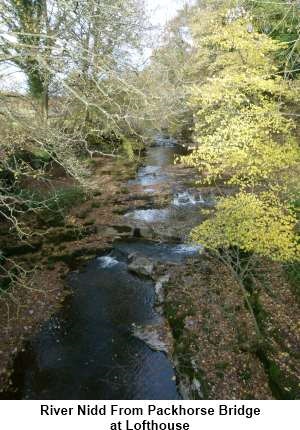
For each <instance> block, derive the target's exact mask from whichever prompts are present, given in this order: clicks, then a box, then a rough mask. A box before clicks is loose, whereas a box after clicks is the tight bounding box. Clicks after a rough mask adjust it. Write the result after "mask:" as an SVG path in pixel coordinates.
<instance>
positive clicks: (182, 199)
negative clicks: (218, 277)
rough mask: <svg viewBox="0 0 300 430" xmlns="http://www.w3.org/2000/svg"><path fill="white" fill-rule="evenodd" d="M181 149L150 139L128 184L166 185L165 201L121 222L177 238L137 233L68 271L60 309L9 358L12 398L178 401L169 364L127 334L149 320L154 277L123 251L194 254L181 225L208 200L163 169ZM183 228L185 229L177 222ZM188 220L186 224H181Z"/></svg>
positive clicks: (159, 257)
mask: <svg viewBox="0 0 300 430" xmlns="http://www.w3.org/2000/svg"><path fill="white" fill-rule="evenodd" d="M181 152H182V149H181V148H180V147H178V146H176V143H175V142H174V141H172V140H171V139H164V138H157V139H156V145H155V146H153V147H150V148H149V149H148V152H147V155H146V158H145V165H144V166H143V167H141V168H140V170H139V171H138V173H137V176H136V179H135V180H132V181H130V182H129V183H128V186H129V187H133V188H134V187H135V188H136V187H138V188H140V189H142V190H143V192H144V193H157V192H158V193H159V187H160V186H161V187H165V186H166V185H167V186H168V187H169V188H170V189H171V193H172V199H171V203H170V204H169V205H168V206H167V207H163V208H155V207H153V208H146V209H139V210H134V211H131V212H129V213H127V214H125V215H124V220H126V222H129V223H131V224H133V225H134V226H136V227H137V228H143V226H148V227H149V225H150V226H151V227H153V228H154V226H157V228H158V229H159V228H160V229H162V230H164V231H166V230H168V229H171V230H172V229H173V227H174V228H175V229H176V232H174V231H173V230H172V231H171V232H170V237H172V236H174V237H178V231H180V232H181V238H180V240H181V242H178V241H177V243H176V242H174V240H173V241H169V242H168V241H165V242H161V243H159V242H151V241H147V240H145V239H144V240H141V239H138V238H136V239H132V240H130V241H121V242H116V243H115V245H114V247H113V249H112V250H111V251H110V252H109V253H106V254H105V255H99V256H98V257H97V258H96V259H94V260H92V261H91V262H90V263H89V264H87V265H86V266H85V267H84V268H83V269H82V270H80V271H74V272H72V273H71V274H70V275H69V277H68V283H69V286H70V288H71V291H72V294H70V295H69V296H68V297H67V299H66V300H65V302H64V305H63V307H62V309H61V311H60V312H59V313H58V314H56V315H54V316H53V317H52V318H51V319H50V320H49V321H48V322H46V323H45V324H44V325H43V327H42V329H41V330H40V332H39V333H38V334H37V335H36V336H35V337H34V338H33V339H31V340H30V341H29V342H28V343H27V344H26V348H25V352H23V353H21V354H19V356H18V357H17V359H16V362H15V373H14V393H13V395H12V396H13V398H19V399H48V400H50V399H80V400H90V399H101V400H109V399H110V400H113V399H119V400H122V399H124V400H125V399H127V400H130V399H147V400H151V399H156V400H159V399H170V400H176V399H180V398H181V395H180V393H179V391H178V388H177V387H178V384H177V382H178V381H177V380H176V374H175V370H174V368H173V365H172V363H171V361H170V359H169V358H168V357H167V355H166V354H165V353H163V352H160V351H154V350H152V349H151V348H150V347H149V346H147V344H146V343H144V342H143V341H141V340H139V339H138V338H136V337H135V336H134V335H133V327H136V326H137V325H145V324H153V323H155V322H156V321H157V320H158V319H159V318H161V317H160V315H159V314H158V313H157V311H156V309H155V292H154V282H153V281H152V280H151V279H147V278H144V277H139V276H137V275H135V274H133V273H131V272H130V271H129V270H128V260H129V257H130V255H136V254H138V255H142V256H144V257H147V258H151V259H152V260H154V261H160V262H162V261H168V262H175V263H176V262H183V261H184V259H185V258H186V257H187V256H190V255H195V254H196V253H198V252H199V249H198V248H197V247H193V246H191V245H189V244H185V243H184V241H185V236H186V232H185V230H186V231H188V228H189V226H190V225H191V226H192V225H195V223H197V222H198V221H199V220H200V218H199V206H200V205H205V204H208V205H209V204H210V203H211V202H209V201H204V200H203V199H202V197H201V195H199V194H198V193H197V191H196V190H195V191H194V192H190V191H189V190H187V189H186V188H185V185H184V183H183V182H182V181H178V180H177V179H176V178H175V179H174V175H172V174H171V173H170V171H169V170H168V166H171V165H173V162H174V157H176V155H177V154H179V153H181ZM183 226H185V230H184V229H183V228H182V227H183ZM187 226H188V228H187Z"/></svg>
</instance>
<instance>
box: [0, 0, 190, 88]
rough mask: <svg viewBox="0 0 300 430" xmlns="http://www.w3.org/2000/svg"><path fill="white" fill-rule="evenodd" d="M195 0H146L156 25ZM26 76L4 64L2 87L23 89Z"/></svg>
mask: <svg viewBox="0 0 300 430" xmlns="http://www.w3.org/2000/svg"><path fill="white" fill-rule="evenodd" d="M192 2H193V0H145V6H146V10H147V14H148V15H149V17H150V21H151V23H152V24H153V25H154V26H160V27H163V26H164V25H165V24H166V23H167V21H169V20H170V19H171V18H173V17H174V16H175V15H176V13H177V11H178V10H179V9H181V8H182V7H183V6H184V4H186V3H192ZM151 53H152V49H150V48H149V49H146V50H145V53H144V54H145V58H147V57H148V58H149V57H150V55H151ZM24 80H25V77H24V75H23V74H22V73H20V72H19V71H18V70H17V69H16V68H15V67H12V66H8V65H2V66H1V67H0V88H1V89H11V88H14V89H19V90H20V89H22V88H24Z"/></svg>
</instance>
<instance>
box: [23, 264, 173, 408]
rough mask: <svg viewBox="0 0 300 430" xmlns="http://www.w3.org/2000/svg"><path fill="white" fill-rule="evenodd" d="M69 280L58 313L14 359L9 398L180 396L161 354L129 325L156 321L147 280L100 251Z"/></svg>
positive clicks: (170, 369)
mask: <svg viewBox="0 0 300 430" xmlns="http://www.w3.org/2000/svg"><path fill="white" fill-rule="evenodd" d="M69 284H70V286H71V288H72V290H73V294H72V295H71V296H70V297H69V298H68V299H67V300H66V303H65V305H64V307H63V309H62V310H61V312H60V313H58V314H57V315H55V316H53V317H52V318H51V319H50V321H48V322H47V323H46V324H45V325H44V327H43V328H42V330H41V331H40V333H39V334H38V335H37V336H36V337H35V338H34V339H33V340H32V341H31V342H30V343H29V344H28V347H27V349H26V351H25V353H23V354H22V355H20V356H19V358H18V363H16V367H17V368H18V369H19V372H18V374H16V375H15V378H18V381H15V382H16V383H18V387H19V389H18V391H17V393H16V394H15V397H14V398H23V399H82V400H84V399H86V400H90V399H103V400H108V399H179V398H180V397H179V395H178V393H177V389H176V384H175V381H174V370H173V368H172V366H171V364H170V362H169V361H168V359H167V357H166V356H165V355H164V354H163V353H160V352H154V351H152V350H151V349H150V348H148V347H147V346H146V345H145V344H144V343H143V342H141V341H139V340H138V339H136V338H134V337H133V336H132V334H131V327H132V324H145V323H150V322H154V321H155V319H156V314H155V312H154V310H153V302H154V289H153V285H152V282H150V281H145V280H141V279H139V278H137V277H135V276H133V275H131V274H130V273H129V272H128V271H127V264H126V263H125V262H124V261H120V260H116V259H115V258H113V257H102V258H101V257H100V258H98V259H96V260H94V261H92V262H91V263H90V264H89V265H88V266H87V267H86V268H85V269H84V270H83V271H82V272H81V273H76V272H75V273H72V274H71V275H70V277H69ZM22 369H23V371H22Z"/></svg>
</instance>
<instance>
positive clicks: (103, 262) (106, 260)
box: [97, 255, 119, 269]
mask: <svg viewBox="0 0 300 430" xmlns="http://www.w3.org/2000/svg"><path fill="white" fill-rule="evenodd" d="M97 262H98V263H99V266H100V267H101V268H102V269H108V268H110V267H113V266H115V265H116V264H119V261H118V260H116V259H115V258H113V257H111V256H110V255H105V256H103V257H98V258H97Z"/></svg>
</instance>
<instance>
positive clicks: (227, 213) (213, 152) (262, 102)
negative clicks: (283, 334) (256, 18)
mask: <svg viewBox="0 0 300 430" xmlns="http://www.w3.org/2000/svg"><path fill="white" fill-rule="evenodd" d="M208 13H210V12H208ZM224 16H226V14H225V15H224V13H223V12H221V13H218V12H211V20H209V19H207V17H206V22H205V28H203V29H201V25H202V21H201V19H198V20H195V23H194V38H195V40H196V42H195V45H196V47H197V53H196V60H197V65H198V67H199V71H204V79H203V80H202V81H199V83H197V84H194V85H193V86H191V87H190V107H191V109H192V110H193V112H194V124H195V126H194V139H195V141H196V143H197V144H198V145H197V148H196V149H195V150H193V151H192V152H191V153H190V154H189V155H187V156H184V157H182V158H181V161H183V162H184V163H185V164H187V165H188V166H192V167H196V169H197V170H198V172H199V178H200V181H199V182H201V183H206V184H207V183H208V184H211V183H216V182H218V181H221V182H222V183H225V184H228V185H234V186H235V187H238V188H239V190H240V193H239V194H237V195H236V196H234V197H227V198H222V199H221V200H220V201H219V203H218V204H217V207H216V210H215V213H214V215H213V217H212V218H210V219H209V220H207V221H205V222H204V223H202V224H201V225H200V226H198V227H197V228H195V229H194V230H193V231H192V233H191V238H192V240H193V241H195V242H198V243H201V244H203V245H205V246H206V247H207V248H209V249H212V250H215V251H216V250H219V249H222V250H223V252H224V251H226V250H230V249H231V248H232V247H234V248H236V249H239V250H242V251H245V252H249V253H252V254H257V255H261V256H267V257H269V258H271V259H274V260H279V261H289V260H294V259H297V258H300V257H299V245H297V243H296V234H295V224H296V219H295V217H294V215H293V213H292V212H291V211H290V210H289V209H288V208H285V207H284V205H283V204H282V203H281V201H286V200H288V197H287V196H288V195H290V194H295V187H296V188H297V185H295V181H292V180H291V177H292V176H293V175H294V172H297V171H299V162H300V151H299V145H298V142H297V140H296V133H295V128H296V127H295V122H294V120H293V119H291V118H293V117H292V116H290V115H288V112H289V110H290V109H291V106H293V104H294V105H295V104H297V102H299V92H297V90H296V85H297V83H292V82H287V81H285V80H284V79H283V77H282V76H281V75H280V73H279V71H278V69H277V67H276V65H275V62H274V55H275V54H277V52H278V51H279V50H280V49H281V45H280V43H279V42H277V41H274V40H272V39H271V38H270V37H268V36H267V35H264V34H260V33H258V32H256V31H255V30H254V28H253V26H252V24H251V31H249V23H251V19H250V17H249V16H244V17H242V18H240V19H236V20H234V21H232V22H231V23H228V22H226V19H224ZM292 188H293V189H292ZM250 191H251V193H250ZM229 254H230V252H229Z"/></svg>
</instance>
